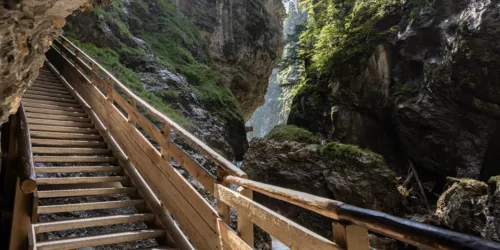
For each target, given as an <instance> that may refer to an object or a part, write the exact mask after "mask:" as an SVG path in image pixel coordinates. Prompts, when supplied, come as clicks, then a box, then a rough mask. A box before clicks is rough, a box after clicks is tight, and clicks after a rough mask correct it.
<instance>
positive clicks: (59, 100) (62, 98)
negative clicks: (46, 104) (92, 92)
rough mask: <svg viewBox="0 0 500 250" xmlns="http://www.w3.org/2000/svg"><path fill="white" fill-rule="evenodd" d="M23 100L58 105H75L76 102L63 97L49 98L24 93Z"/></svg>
mask: <svg viewBox="0 0 500 250" xmlns="http://www.w3.org/2000/svg"><path fill="white" fill-rule="evenodd" d="M23 98H26V99H33V100H37V101H57V102H60V103H69V104H76V103H77V102H76V101H75V100H74V99H73V98H71V97H70V98H64V97H51V96H43V95H32V94H27V93H24V95H23Z"/></svg>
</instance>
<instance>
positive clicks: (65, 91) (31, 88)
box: [28, 85, 70, 95]
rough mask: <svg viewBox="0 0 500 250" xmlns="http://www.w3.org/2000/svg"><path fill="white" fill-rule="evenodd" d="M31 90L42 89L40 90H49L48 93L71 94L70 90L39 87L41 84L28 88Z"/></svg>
mask: <svg viewBox="0 0 500 250" xmlns="http://www.w3.org/2000/svg"><path fill="white" fill-rule="evenodd" d="M29 90H34V91H40V92H48V93H57V94H63V95H64V94H66V95H70V93H69V91H67V90H56V89H47V88H42V87H39V86H34V85H33V86H31V87H29V88H28V91H29Z"/></svg>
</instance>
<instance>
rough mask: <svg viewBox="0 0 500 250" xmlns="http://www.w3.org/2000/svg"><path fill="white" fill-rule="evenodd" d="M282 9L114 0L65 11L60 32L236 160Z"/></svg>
mask: <svg viewBox="0 0 500 250" xmlns="http://www.w3.org/2000/svg"><path fill="white" fill-rule="evenodd" d="M282 8H283V7H282V5H281V3H280V1H279V0H259V1H194V0H190V1H177V2H171V1H168V0H133V1H124V0H116V1H113V4H112V5H111V6H109V7H106V8H102V9H97V10H96V11H94V12H92V13H82V14H77V15H72V16H71V17H70V18H68V25H67V26H66V27H65V31H66V35H68V36H69V37H71V38H72V39H73V40H74V41H75V42H76V43H78V44H79V45H80V46H81V47H82V48H83V49H84V50H85V51H86V52H88V53H89V54H90V55H91V56H93V57H95V58H97V59H98V60H99V61H100V62H101V63H102V64H103V65H104V66H105V67H107V68H108V69H109V70H110V71H111V72H112V73H113V74H115V75H116V76H117V77H118V78H119V79H120V80H121V81H122V82H124V83H125V84H127V85H128V86H129V87H131V88H132V89H133V90H134V91H136V93H138V94H139V95H140V96H141V97H142V98H144V99H146V100H147V101H148V102H150V103H152V104H153V105H154V106H155V107H156V108H158V109H159V110H161V111H163V112H164V113H166V114H167V115H168V116H170V117H172V118H173V119H174V120H175V121H177V122H178V123H180V124H181V125H182V126H184V127H186V128H188V129H189V130H191V131H192V132H193V133H194V134H195V135H196V136H197V137H199V138H200V139H203V140H204V141H206V142H207V143H208V144H209V145H210V146H212V147H214V148H216V149H217V150H219V151H220V152H221V153H222V154H223V155H224V156H226V157H227V158H228V159H241V158H242V156H243V154H244V152H245V151H246V149H247V147H248V143H247V140H246V131H245V127H244V117H245V115H246V114H247V113H251V112H252V111H253V109H254V108H253V107H251V108H249V107H250V106H255V107H256V106H258V105H259V104H258V102H259V100H260V99H262V98H263V97H264V92H265V89H266V87H267V77H268V76H269V74H270V70H271V69H272V67H273V66H274V63H275V61H276V60H277V59H279V57H280V53H281V52H280V51H281V46H282V42H281V41H282V35H281V24H280V18H281V16H282ZM240 84H241V86H240ZM240 89H242V90H244V91H240ZM246 91H250V92H251V93H247V92H246Z"/></svg>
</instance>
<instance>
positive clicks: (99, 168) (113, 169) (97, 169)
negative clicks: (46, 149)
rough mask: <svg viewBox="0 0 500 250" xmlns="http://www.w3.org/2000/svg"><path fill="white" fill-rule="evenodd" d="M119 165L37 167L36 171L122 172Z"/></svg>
mask: <svg viewBox="0 0 500 250" xmlns="http://www.w3.org/2000/svg"><path fill="white" fill-rule="evenodd" d="M121 171H122V168H121V167H119V166H111V167H108V166H79V167H35V172H36V173H107V172H109V173H115V172H121Z"/></svg>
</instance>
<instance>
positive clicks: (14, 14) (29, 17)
mask: <svg viewBox="0 0 500 250" xmlns="http://www.w3.org/2000/svg"><path fill="white" fill-rule="evenodd" d="M110 2H111V0H50V1H41V0H21V1H3V4H2V5H1V6H0V124H1V123H3V122H5V121H6V120H7V117H8V116H9V115H10V114H13V113H15V112H16V111H17V109H18V107H19V104H20V101H21V97H22V94H23V93H24V91H25V90H26V88H27V87H28V86H29V85H30V84H31V83H32V82H33V81H34V80H35V78H36V77H37V76H38V71H39V69H40V68H41V67H42V65H43V61H44V58H45V57H44V53H45V51H47V50H48V49H49V46H50V45H51V44H52V40H54V38H56V37H57V36H59V34H60V33H61V29H62V27H63V25H64V24H65V18H66V17H67V16H68V15H69V14H71V13H72V12H73V11H75V10H81V11H87V10H91V9H93V8H95V7H96V6H101V5H103V4H108V3H110Z"/></svg>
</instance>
